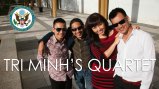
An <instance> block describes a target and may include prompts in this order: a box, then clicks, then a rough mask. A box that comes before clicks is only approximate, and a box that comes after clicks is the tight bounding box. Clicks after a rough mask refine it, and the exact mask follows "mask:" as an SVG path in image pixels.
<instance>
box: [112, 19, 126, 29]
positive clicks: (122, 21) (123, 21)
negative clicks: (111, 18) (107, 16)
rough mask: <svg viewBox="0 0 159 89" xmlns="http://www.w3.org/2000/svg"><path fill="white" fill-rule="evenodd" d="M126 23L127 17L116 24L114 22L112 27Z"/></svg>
mask: <svg viewBox="0 0 159 89" xmlns="http://www.w3.org/2000/svg"><path fill="white" fill-rule="evenodd" d="M124 23H125V18H124V19H123V20H121V21H120V22H118V23H116V24H112V27H117V26H118V24H120V25H122V24H124Z"/></svg>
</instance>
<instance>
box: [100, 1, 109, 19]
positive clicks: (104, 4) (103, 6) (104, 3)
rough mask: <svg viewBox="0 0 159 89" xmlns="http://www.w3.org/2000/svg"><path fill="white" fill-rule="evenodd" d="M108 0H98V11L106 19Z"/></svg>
mask: <svg viewBox="0 0 159 89" xmlns="http://www.w3.org/2000/svg"><path fill="white" fill-rule="evenodd" d="M108 5H109V0H99V13H100V14H101V15H102V16H104V17H105V18H106V19H108Z"/></svg>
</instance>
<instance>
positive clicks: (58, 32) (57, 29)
mask: <svg viewBox="0 0 159 89" xmlns="http://www.w3.org/2000/svg"><path fill="white" fill-rule="evenodd" d="M52 31H53V32H54V35H55V37H56V39H57V40H59V41H61V40H62V39H63V38H64V36H65V34H66V27H65V24H64V23H61V22H58V23H56V24H55V25H54V27H53V29H52Z"/></svg>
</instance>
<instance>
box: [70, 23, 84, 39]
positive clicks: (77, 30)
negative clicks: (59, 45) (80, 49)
mask: <svg viewBox="0 0 159 89" xmlns="http://www.w3.org/2000/svg"><path fill="white" fill-rule="evenodd" d="M71 30H72V33H73V35H74V36H75V37H76V38H77V39H82V35H83V26H81V24H80V23H79V22H74V23H72V25H71Z"/></svg>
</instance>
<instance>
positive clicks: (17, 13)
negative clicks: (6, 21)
mask: <svg viewBox="0 0 159 89" xmlns="http://www.w3.org/2000/svg"><path fill="white" fill-rule="evenodd" d="M34 21H35V15H34V12H33V11H32V10H31V9H30V8H28V7H25V6H17V7H15V8H14V9H13V10H12V11H11V12H10V24H11V25H12V27H13V29H15V30H18V31H26V30H28V29H30V28H31V27H32V26H33V24H34Z"/></svg>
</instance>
